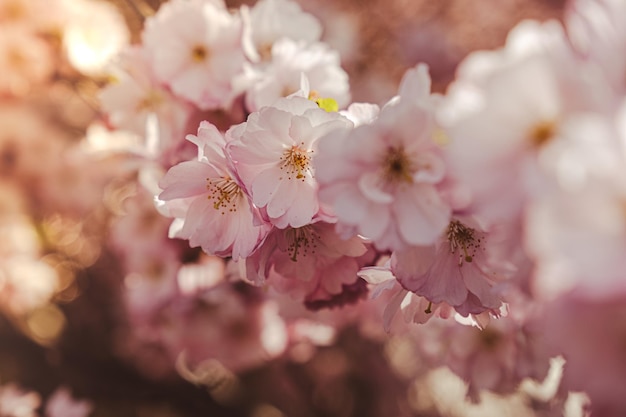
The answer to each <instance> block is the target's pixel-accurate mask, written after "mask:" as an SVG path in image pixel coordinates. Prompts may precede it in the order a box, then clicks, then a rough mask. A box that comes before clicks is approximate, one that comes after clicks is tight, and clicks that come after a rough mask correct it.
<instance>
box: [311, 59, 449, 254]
mask: <svg viewBox="0 0 626 417" xmlns="http://www.w3.org/2000/svg"><path fill="white" fill-rule="evenodd" d="M429 90H430V79H429V77H428V74H427V71H426V68H425V67H424V66H421V67H418V68H417V69H415V70H413V71H411V72H409V73H408V74H407V75H406V76H405V79H404V80H403V88H401V96H400V97H398V98H396V99H394V100H393V102H392V103H389V104H388V105H387V106H385V107H384V108H383V109H382V110H381V112H380V115H379V116H378V118H377V119H376V120H374V121H373V122H372V123H371V124H366V125H361V126H358V127H356V128H355V129H354V130H352V131H350V132H345V131H338V132H334V133H332V134H329V135H327V136H326V137H325V138H323V139H322V140H321V141H320V145H319V152H318V154H317V155H316V158H315V167H316V172H317V179H318V182H319V184H320V192H319V194H320V199H321V200H322V201H323V202H324V203H326V204H328V205H329V206H330V207H332V210H333V211H334V214H335V215H336V216H337V217H338V219H339V221H338V230H340V233H341V234H342V235H343V236H351V235H355V234H360V235H363V236H365V237H366V238H368V239H371V240H372V241H373V243H374V245H375V246H376V247H377V248H378V249H381V250H384V249H402V248H404V247H406V246H408V245H418V244H422V245H423V244H430V243H433V242H434V241H435V240H436V239H437V237H438V236H439V235H440V234H441V232H443V230H444V228H445V227H446V225H447V223H448V220H449V214H450V208H449V206H448V204H447V203H446V202H445V201H444V199H443V197H442V195H440V190H439V188H438V184H439V183H441V182H442V181H443V179H444V177H445V175H446V167H445V163H444V159H443V153H442V149H441V148H440V146H439V145H438V144H437V143H436V142H435V141H434V140H433V133H434V129H435V124H434V120H433V107H432V103H431V101H430V98H429V96H428V94H429ZM410 91H415V92H416V94H407V93H408V92H410Z"/></svg>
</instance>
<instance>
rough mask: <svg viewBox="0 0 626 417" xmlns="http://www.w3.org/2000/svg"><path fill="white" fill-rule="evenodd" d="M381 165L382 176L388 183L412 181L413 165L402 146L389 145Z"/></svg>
mask: <svg viewBox="0 0 626 417" xmlns="http://www.w3.org/2000/svg"><path fill="white" fill-rule="evenodd" d="M382 165H383V178H384V180H385V182H387V183H388V184H394V183H395V184H397V183H402V182H406V183H412V182H413V171H414V166H413V163H412V162H411V160H410V158H409V155H407V153H406V152H405V150H404V147H402V146H399V147H389V148H388V149H387V154H386V155H385V157H384V159H383V164H382Z"/></svg>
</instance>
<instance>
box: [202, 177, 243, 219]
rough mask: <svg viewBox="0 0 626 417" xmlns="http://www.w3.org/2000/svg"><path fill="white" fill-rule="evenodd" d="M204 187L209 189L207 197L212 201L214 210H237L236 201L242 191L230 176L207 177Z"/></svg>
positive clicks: (223, 211) (224, 211)
mask: <svg viewBox="0 0 626 417" xmlns="http://www.w3.org/2000/svg"><path fill="white" fill-rule="evenodd" d="M206 188H207V190H209V196H208V199H209V200H211V201H212V202H213V208H214V209H215V210H220V211H221V212H222V214H225V213H226V211H229V212H235V211H237V203H238V200H239V198H240V197H242V196H243V192H242V191H241V187H239V185H237V183H236V182H235V181H233V180H232V178H230V177H222V178H207V186H206Z"/></svg>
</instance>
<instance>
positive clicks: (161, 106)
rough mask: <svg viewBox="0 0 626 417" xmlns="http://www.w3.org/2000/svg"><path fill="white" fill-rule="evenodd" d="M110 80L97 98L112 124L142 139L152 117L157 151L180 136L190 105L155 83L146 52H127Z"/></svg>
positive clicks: (134, 50)
mask: <svg viewBox="0 0 626 417" xmlns="http://www.w3.org/2000/svg"><path fill="white" fill-rule="evenodd" d="M113 77H114V81H112V82H111V83H110V84H109V85H107V86H106V87H105V88H104V89H103V90H102V91H100V95H99V98H100V103H101V106H102V109H103V110H104V111H105V113H107V115H108V121H109V122H110V124H111V125H113V126H114V127H116V128H119V129H125V130H129V131H131V132H134V133H136V134H138V135H140V136H142V137H145V136H146V133H147V132H146V128H147V123H148V118H149V116H150V115H151V114H154V115H156V118H157V121H158V127H159V129H158V130H159V140H160V143H159V144H158V145H159V149H158V150H159V151H163V150H164V149H165V148H168V147H170V146H172V142H173V141H174V140H176V139H178V137H179V136H180V137H182V135H183V134H184V133H185V132H184V128H185V125H186V123H187V120H188V119H189V114H190V112H191V106H190V105H189V104H188V103H186V102H184V101H182V100H181V99H179V98H177V97H176V96H174V95H173V94H172V93H171V92H170V91H169V90H168V89H167V88H165V86H163V85H161V84H160V83H159V82H158V81H157V80H156V76H155V74H154V69H153V68H152V67H151V66H150V62H149V61H148V56H147V54H146V51H145V50H143V49H141V48H138V47H133V48H129V49H127V50H126V51H125V52H124V53H123V54H122V55H121V56H120V58H119V61H118V63H117V65H116V67H115V68H114V69H113ZM144 146H146V147H147V144H144Z"/></svg>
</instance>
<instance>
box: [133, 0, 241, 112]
mask: <svg viewBox="0 0 626 417" xmlns="http://www.w3.org/2000/svg"><path fill="white" fill-rule="evenodd" d="M241 37H242V23H241V19H240V18H238V17H237V16H234V15H231V14H230V13H229V12H228V10H226V8H225V7H224V6H223V4H220V2H210V1H203V0H194V1H185V0H174V1H171V2H168V3H165V4H163V6H162V7H161V8H160V9H159V11H158V12H157V14H156V15H154V16H153V17H152V18H149V19H147V20H146V24H145V30H144V33H143V41H144V45H145V48H146V50H147V51H148V55H149V56H150V62H151V63H152V68H154V71H155V74H156V76H157V78H158V79H159V80H160V81H161V82H163V83H166V84H167V85H169V86H170V87H171V88H172V91H173V92H174V93H175V94H178V95H180V96H181V97H184V98H186V99H188V100H190V101H191V102H193V103H194V104H196V105H197V106H198V107H200V108H201V109H205V110H206V109H217V108H222V107H227V106H228V105H229V104H230V102H231V100H232V99H233V98H234V97H233V96H232V86H231V81H232V78H233V77H234V76H235V75H237V74H238V73H239V72H240V71H241V70H242V65H243V62H244V60H245V57H244V54H243V49H242V45H241Z"/></svg>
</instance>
